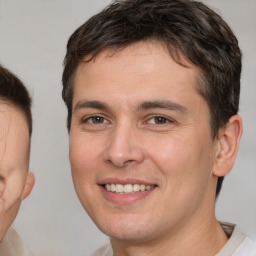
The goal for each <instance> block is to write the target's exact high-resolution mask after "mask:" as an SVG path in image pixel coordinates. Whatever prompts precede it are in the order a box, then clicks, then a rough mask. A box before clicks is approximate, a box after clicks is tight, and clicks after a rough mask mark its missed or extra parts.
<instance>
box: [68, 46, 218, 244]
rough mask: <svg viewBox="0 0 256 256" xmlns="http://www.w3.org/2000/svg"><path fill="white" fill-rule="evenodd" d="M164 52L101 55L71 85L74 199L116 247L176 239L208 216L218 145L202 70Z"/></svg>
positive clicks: (140, 49)
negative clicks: (201, 87) (203, 90)
mask: <svg viewBox="0 0 256 256" xmlns="http://www.w3.org/2000/svg"><path fill="white" fill-rule="evenodd" d="M187 64H188V66H189V67H183V66H181V65H179V64H177V63H176V62H175V61H174V60H173V59H172V58H171V57H170V54H169V52H168V51H167V49H166V48H165V47H164V46H163V45H162V44H160V43H150V42H148V43H145V42H141V43H137V44H134V45H131V46H128V47H126V48H124V49H122V50H119V51H114V50H111V49H107V50H104V51H102V52H101V53H100V54H99V55H98V56H97V57H96V59H94V60H93V61H91V62H84V63H82V64H80V66H79V67H78V69H77V71H76V75H75V79H74V96H73V113H72V121H71V130H70V162H71V169H72V176H73V181H74V186H75V189H76V192H77V195H78V197H79V199H80V201H81V203H82V205H83V207H84V208H85V210H86V211H87V213H88V214H89V216H90V217H91V218H92V220H93V221H94V222H95V223H96V225H97V226H98V227H99V228H100V229H101V230H102V231H103V232H104V233H106V234H107V235H108V236H110V237H111V238H113V239H120V240H126V241H136V242H139V241H142V242H143V241H150V240H153V239H159V238H163V237H166V236H168V235H172V234H174V233H175V234H176V235H177V234H178V233H179V232H180V231H181V230H184V228H185V227H189V226H190V227H191V226H193V225H194V226H196V225H197V224H198V223H200V222H202V220H207V219H208V217H209V215H211V214H212V215H213V214H214V213H213V212H214V210H213V209H214V201H215V189H216V182H217V177H216V176H215V175H214V172H215V168H216V159H217V156H218V153H219V148H220V147H219V140H218V139H213V138H212V136H211V128H210V112H209V108H208V105H207V103H206V101H205V100H204V99H203V98H202V97H201V96H200V95H199V93H198V92H197V90H196V86H197V79H198V75H199V73H198V70H197V69H196V68H195V67H193V66H192V65H190V64H189V63H187Z"/></svg>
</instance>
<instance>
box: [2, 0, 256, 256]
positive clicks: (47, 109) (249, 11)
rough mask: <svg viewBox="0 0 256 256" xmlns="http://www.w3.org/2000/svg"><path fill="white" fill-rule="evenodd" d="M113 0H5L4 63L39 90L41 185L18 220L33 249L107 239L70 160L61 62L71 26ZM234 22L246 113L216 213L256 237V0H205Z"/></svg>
mask: <svg viewBox="0 0 256 256" xmlns="http://www.w3.org/2000/svg"><path fill="white" fill-rule="evenodd" d="M109 2H110V1H107V0H91V1H89V0H72V1H71V0H70V1H67V0H66V1H64V0H0V62H1V63H2V64H3V65H5V66H6V67H7V68H9V69H10V70H12V71H13V72H14V73H15V74H17V75H18V76H19V77H20V78H21V79H22V81H23V82H24V83H25V84H26V85H27V86H28V88H29V91H30V92H31V94H32V95H33V101H34V103H33V117H34V131H33V139H32V151H31V161H30V170H31V171H33V172H34V173H35V176H36V184H35V187H34V190H33V192H32V194H31V196H30V197H29V198H28V199H26V200H25V201H24V202H23V204H22V207H21V210H20V212H19V215H18V217H17V219H16V221H15V223H14V226H15V228H16V229H17V230H18V232H19V233H20V235H21V236H22V238H23V240H24V243H25V244H26V246H27V247H28V248H29V249H31V250H37V251H44V252H47V253H49V255H61V256H72V255H74V256H79V255H89V254H90V253H91V252H92V251H94V250H95V249H96V248H97V247H99V246H100V245H102V244H104V243H106V242H107V241H108V239H107V237H105V236H104V235H103V234H102V233H101V232H100V231H98V229H97V228H96V227H95V226H94V224H93V223H92V222H91V220H90V219H89V217H88V216H87V214H86V213H85V212H84V210H83V208H82V207H81V205H80V203H79V201H78V199H77V197H76V194H75V192H74V189H73V184H72V179H71V174H70V166H69V160H68V134H67V130H66V108H65V105H64V103H63V102H62V99H61V89H62V85H61V75H62V69H63V68H62V62H63V58H64V55H65V47H66V43H67V40H68V38H69V36H70V35H71V33H72V32H73V31H74V30H75V29H76V28H77V27H78V26H79V25H81V24H82V23H84V22H85V21H86V20H87V19H88V18H89V17H90V16H91V15H93V14H95V13H96V12H98V11H100V10H101V9H102V8H103V7H104V6H105V5H106V4H108V3H109ZM204 2H205V3H207V4H208V5H210V6H211V7H213V8H214V9H215V10H216V11H217V12H218V13H220V14H221V15H222V16H223V17H224V18H225V20H226V21H227V22H228V23H229V24H230V26H231V28H232V29H233V30H234V32H235V34H236V35H237V37H238V39H239V41H240V47H241V49H242V51H243V73H242V83H241V85H242V91H241V105H240V114H241V115H242V117H243V122H244V134H243V138H242V141H241V145H240V150H239V154H238V157H237V160H236V163H235V166H234V168H233V170H232V172H231V173H230V174H229V175H228V176H227V177H226V179H225V181H224V184H223V189H222V192H221V194H220V198H219V200H218V202H217V209H216V214H217V216H218V218H219V219H221V220H224V221H229V222H234V223H238V224H239V225H240V227H241V228H242V229H243V230H244V231H245V232H246V233H248V234H249V235H251V236H253V237H254V238H255V237H256V185H255V181H256V167H255V166H256V134H255V133H256V114H255V110H256V85H255V81H256V29H255V27H256V15H255V11H256V1H255V0H243V1H242V0H205V1H204Z"/></svg>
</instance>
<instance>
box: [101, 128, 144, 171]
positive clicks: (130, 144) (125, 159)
mask: <svg viewBox="0 0 256 256" xmlns="http://www.w3.org/2000/svg"><path fill="white" fill-rule="evenodd" d="M135 130H136V129H135V128H134V129H131V128H128V127H123V126H120V127H116V128H115V129H114V130H113V131H111V135H110V136H109V138H108V142H107V145H106V148H105V150H104V153H103V158H104V161H105V162H108V163H111V164H113V165H115V166H116V167H119V168H122V167H126V166H129V165H136V164H139V163H141V162H142V161H143V160H144V158H145V154H144V150H143V148H142V147H141V145H140V141H139V134H138V132H136V131H135Z"/></svg>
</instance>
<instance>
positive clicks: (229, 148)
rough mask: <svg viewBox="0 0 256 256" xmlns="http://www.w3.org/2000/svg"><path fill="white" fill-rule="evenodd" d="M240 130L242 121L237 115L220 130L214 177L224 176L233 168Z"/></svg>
mask: <svg viewBox="0 0 256 256" xmlns="http://www.w3.org/2000/svg"><path fill="white" fill-rule="evenodd" d="M242 130H243V128H242V119H241V117H240V116H239V115H235V116H232V117H231V118H230V119H229V121H228V123H227V124H226V126H225V127H224V128H222V129H220V131H219V135H218V136H219V137H218V151H217V156H216V163H215V166H214V169H213V174H214V175H215V176H217V177H222V176H225V175H227V174H228V173H229V172H230V170H231V168H232V167H233V164H234V162H235V157H236V154H237V151H238V146H239V141H240V138H241V135H242Z"/></svg>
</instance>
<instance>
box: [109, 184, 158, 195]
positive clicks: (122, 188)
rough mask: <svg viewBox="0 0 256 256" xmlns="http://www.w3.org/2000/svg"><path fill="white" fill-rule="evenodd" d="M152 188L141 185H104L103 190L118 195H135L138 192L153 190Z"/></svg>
mask: <svg viewBox="0 0 256 256" xmlns="http://www.w3.org/2000/svg"><path fill="white" fill-rule="evenodd" d="M153 187H154V186H149V185H147V186H146V185H143V184H141V185H140V184H125V185H121V184H106V185H105V189H106V190H107V191H111V192H115V193H120V194H130V193H135V192H139V191H145V190H149V189H151V188H153Z"/></svg>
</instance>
